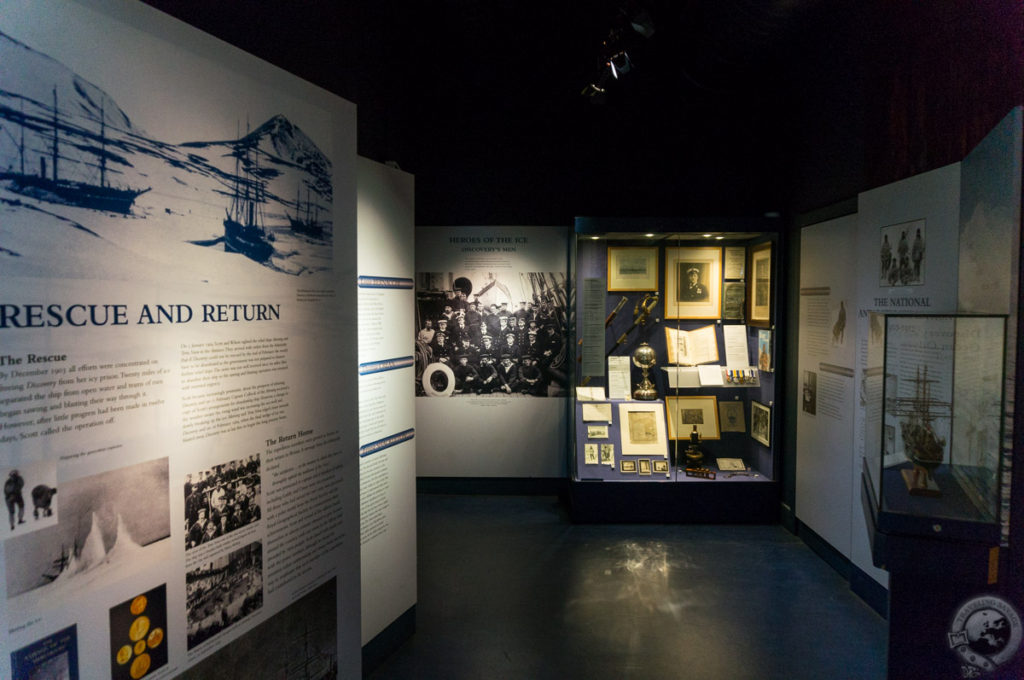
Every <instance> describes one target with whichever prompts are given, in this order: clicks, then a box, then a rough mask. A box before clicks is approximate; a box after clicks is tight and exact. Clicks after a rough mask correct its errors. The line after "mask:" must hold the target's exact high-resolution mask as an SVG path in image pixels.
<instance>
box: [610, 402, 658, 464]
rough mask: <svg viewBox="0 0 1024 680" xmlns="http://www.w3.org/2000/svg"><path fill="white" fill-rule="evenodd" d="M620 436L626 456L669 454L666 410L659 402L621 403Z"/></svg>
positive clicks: (623, 453)
mask: <svg viewBox="0 0 1024 680" xmlns="http://www.w3.org/2000/svg"><path fill="white" fill-rule="evenodd" d="M619 437H620V445H621V446H622V455H624V456H660V457H662V458H664V457H667V456H668V438H667V437H666V435H665V411H664V410H663V409H662V406H661V404H660V403H658V402H646V403H645V402H636V401H631V402H627V403H623V404H619Z"/></svg>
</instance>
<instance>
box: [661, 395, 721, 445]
mask: <svg viewBox="0 0 1024 680" xmlns="http://www.w3.org/2000/svg"><path fill="white" fill-rule="evenodd" d="M665 408H666V410H667V411H668V438H669V439H689V438H690V433H691V432H692V431H693V426H694V425H696V426H697V434H699V435H700V438H701V439H721V437H722V436H721V434H719V429H718V398H717V397H715V396H714V395H701V396H693V397H667V398H666V399H665Z"/></svg>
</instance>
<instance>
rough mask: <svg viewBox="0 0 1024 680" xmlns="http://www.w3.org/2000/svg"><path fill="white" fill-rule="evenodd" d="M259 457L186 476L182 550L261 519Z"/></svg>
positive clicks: (232, 462)
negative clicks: (183, 544)
mask: <svg viewBox="0 0 1024 680" xmlns="http://www.w3.org/2000/svg"><path fill="white" fill-rule="evenodd" d="M260 517H261V511H260V461H259V456H256V455H252V456H249V457H248V458H247V459H242V460H233V461H231V462H230V463H226V464H224V465H215V466H214V467H213V469H211V470H202V471H200V472H198V473H197V474H196V475H195V478H193V475H192V474H187V475H185V549H186V550H189V549H191V548H194V547H196V546H197V545H201V544H203V543H209V542H210V541H212V540H213V539H215V538H219V537H220V536H223V535H224V534H227V533H230V532H232V531H234V530H235V529H240V528H241V527H243V526H245V525H247V524H251V523H252V522H255V521H256V520H258V519H260Z"/></svg>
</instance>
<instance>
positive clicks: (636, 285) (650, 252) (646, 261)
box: [608, 247, 658, 292]
mask: <svg viewBox="0 0 1024 680" xmlns="http://www.w3.org/2000/svg"><path fill="white" fill-rule="evenodd" d="M630 290H658V249H657V247H654V248H620V247H610V248H608V291H609V292H612V291H630Z"/></svg>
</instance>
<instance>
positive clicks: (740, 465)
mask: <svg viewBox="0 0 1024 680" xmlns="http://www.w3.org/2000/svg"><path fill="white" fill-rule="evenodd" d="M715 465H717V466H718V469H719V470H721V471H722V472H729V471H743V470H746V469H747V464H746V463H744V462H743V459H742V458H715Z"/></svg>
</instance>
